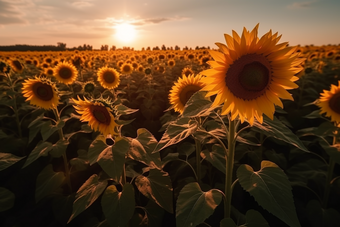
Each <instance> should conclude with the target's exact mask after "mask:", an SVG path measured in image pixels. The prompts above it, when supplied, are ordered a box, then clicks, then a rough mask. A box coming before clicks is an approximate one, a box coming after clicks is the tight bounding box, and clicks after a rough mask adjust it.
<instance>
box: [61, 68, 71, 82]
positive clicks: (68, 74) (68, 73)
mask: <svg viewBox="0 0 340 227" xmlns="http://www.w3.org/2000/svg"><path fill="white" fill-rule="evenodd" d="M59 76H60V77H61V78H63V79H69V78H71V77H72V70H71V69H69V68H66V67H63V68H61V69H60V70H59Z"/></svg>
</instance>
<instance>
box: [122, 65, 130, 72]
mask: <svg viewBox="0 0 340 227" xmlns="http://www.w3.org/2000/svg"><path fill="white" fill-rule="evenodd" d="M130 70H131V67H130V66H129V65H125V66H124V67H123V72H130Z"/></svg>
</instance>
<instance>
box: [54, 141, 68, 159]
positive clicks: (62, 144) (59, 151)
mask: <svg viewBox="0 0 340 227" xmlns="http://www.w3.org/2000/svg"><path fill="white" fill-rule="evenodd" d="M68 144H69V142H68V141H67V140H58V142H56V143H55V144H53V148H52V150H51V151H50V155H51V156H52V157H53V158H59V157H61V156H62V155H63V154H64V153H65V152H66V149H67V146H68Z"/></svg>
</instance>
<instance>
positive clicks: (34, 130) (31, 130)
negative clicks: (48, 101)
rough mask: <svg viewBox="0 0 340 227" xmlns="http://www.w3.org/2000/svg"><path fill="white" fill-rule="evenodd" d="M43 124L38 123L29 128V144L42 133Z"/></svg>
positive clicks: (41, 122)
mask: <svg viewBox="0 0 340 227" xmlns="http://www.w3.org/2000/svg"><path fill="white" fill-rule="evenodd" d="M43 124H44V122H43V121H38V123H37V124H34V125H33V126H32V127H30V128H29V134H28V143H31V142H32V141H33V139H34V138H35V136H36V135H37V134H38V132H40V130H41V127H42V125H43Z"/></svg>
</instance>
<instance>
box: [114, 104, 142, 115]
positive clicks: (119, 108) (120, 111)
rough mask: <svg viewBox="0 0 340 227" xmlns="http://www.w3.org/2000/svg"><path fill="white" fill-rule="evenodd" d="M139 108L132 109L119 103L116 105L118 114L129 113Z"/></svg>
mask: <svg viewBox="0 0 340 227" xmlns="http://www.w3.org/2000/svg"><path fill="white" fill-rule="evenodd" d="M137 111H138V109H131V108H129V107H127V106H124V105H123V104H118V105H116V106H115V112H116V116H121V115H128V114H132V113H135V112H137Z"/></svg>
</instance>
